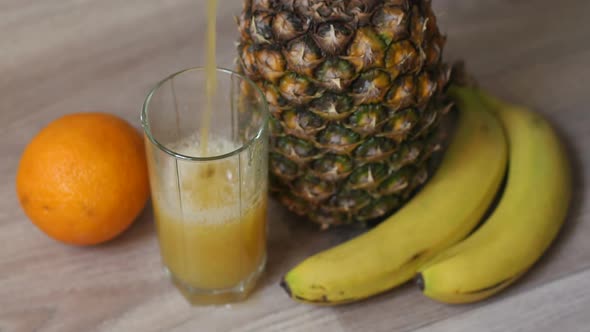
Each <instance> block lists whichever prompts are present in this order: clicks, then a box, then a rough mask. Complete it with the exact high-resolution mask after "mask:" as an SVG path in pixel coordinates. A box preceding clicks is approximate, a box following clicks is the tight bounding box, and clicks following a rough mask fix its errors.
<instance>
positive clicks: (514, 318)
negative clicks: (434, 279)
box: [0, 0, 590, 332]
mask: <svg viewBox="0 0 590 332" xmlns="http://www.w3.org/2000/svg"><path fill="white" fill-rule="evenodd" d="M221 3H222V4H221V8H220V14H219V21H220V24H219V30H220V33H219V42H218V43H219V49H218V52H219V62H220V63H221V64H223V65H225V66H230V65H231V64H232V61H233V58H234V56H235V52H234V48H233V47H234V41H235V39H236V33H235V28H234V23H233V15H235V14H236V13H238V12H239V10H240V8H241V1H239V0H231V1H230V0H221ZM204 6H205V1H204V0H141V1H140V0H126V1H122V0H101V1H92V0H53V1H32V0H0V149H1V152H2V156H3V158H2V162H1V163H0V331H1V332H25V331H43V332H45V331H47V332H49V331H56V332H71V331H85V332H94V331H96V332H98V331H109V332H110V331H123V332H129V331H142V332H145V331H453V332H454V331H559V332H566V331H588V330H589V329H590V328H589V327H588V326H590V223H588V221H589V217H590V197H589V196H588V192H587V190H586V188H588V181H589V179H590V167H589V165H590V148H589V143H590V111H588V102H590V98H589V95H590V89H589V88H588V78H589V77H590V42H589V39H590V24H589V23H588V14H590V2H589V1H585V0H577V1H576V0H562V1H559V3H557V2H556V1H553V0H534V1H533V0H531V1H506V0H480V1H472V0H453V1H451V0H441V1H435V7H436V9H437V12H438V13H439V17H440V23H441V26H442V30H443V31H444V32H445V33H447V34H448V36H449V41H448V47H447V52H446V54H447V57H448V58H449V59H457V58H463V59H465V60H466V61H467V63H468V68H469V70H470V71H471V72H472V73H474V75H475V76H476V77H477V79H478V80H479V81H480V83H481V85H482V86H484V87H485V88H487V89H488V90H490V91H491V92H493V93H495V94H497V95H498V96H501V97H504V98H506V99H508V100H510V101H513V102H518V103H521V104H524V105H528V106H531V107H534V108H535V109H536V110H538V111H539V112H542V113H543V114H545V115H547V116H548V117H549V118H550V119H551V121H552V122H553V123H554V124H555V125H556V126H557V127H558V129H559V130H560V132H561V134H563V137H564V138H565V140H566V141H567V143H568V146H569V147H570V151H571V155H572V157H573V160H574V162H575V168H576V194H575V197H574V202H573V203H574V204H573V208H572V210H571V216H570V218H569V219H568V221H567V225H566V226H565V228H564V230H563V232H562V233H561V235H560V236H559V238H558V241H557V243H556V244H555V245H554V246H553V247H552V249H551V251H550V252H549V254H548V255H546V256H545V257H544V258H543V259H542V261H541V262H540V263H539V264H537V266H536V267H535V268H534V269H533V270H532V271H531V273H529V274H528V275H527V276H526V277H525V278H523V279H522V280H521V281H520V282H518V283H517V284H516V285H514V286H513V287H510V288H509V289H508V290H507V291H505V292H503V293H502V294H500V295H499V296H496V297H494V298H492V299H490V300H488V301H485V302H482V303H478V304H475V305H464V306H449V305H443V304H438V303H435V302H433V301H430V300H428V299H427V298H425V297H423V296H421V295H420V293H419V292H418V290H417V289H416V288H415V287H414V286H413V285H408V286H405V287H402V288H400V289H398V290H395V291H393V292H390V293H388V294H384V295H381V296H378V297H375V298H372V299H370V300H368V301H365V302H362V303H357V304H352V305H347V306H342V307H334V308H331V307H328V308H317V307H312V306H307V305H301V304H297V303H294V302H292V301H291V300H289V299H288V298H287V297H286V296H285V294H284V293H283V291H282V290H281V289H280V288H279V286H278V284H277V282H278V280H279V278H280V276H281V274H282V273H284V272H285V271H286V270H287V269H288V268H289V267H291V266H293V264H295V263H296V262H298V261H299V260H301V259H302V258H303V257H305V256H308V255H310V254H312V253H314V252H317V251H318V250H320V249H322V248H327V247H329V246H331V245H333V244H335V243H337V242H339V241H341V240H342V239H343V238H345V237H347V236H350V234H348V233H347V232H345V231H337V232H331V233H325V234H321V235H320V234H318V233H317V232H316V231H315V230H314V229H312V228H311V227H309V226H301V225H300V224H297V223H296V222H294V218H293V217H292V216H291V215H290V214H288V213H286V212H285V211H284V210H283V209H282V208H280V207H279V206H277V205H273V206H272V207H271V208H272V211H271V217H270V225H271V234H270V238H269V254H270V257H269V264H268V270H267V273H266V275H265V277H264V279H263V280H262V282H261V286H260V288H259V289H258V290H257V291H256V293H255V294H253V296H252V297H251V299H250V300H248V301H247V302H244V303H240V304H234V305H231V306H227V307H190V306H189V305H187V303H186V302H185V301H184V299H183V298H182V297H181V295H180V294H179V293H178V292H177V291H176V290H175V289H174V288H173V287H172V286H171V285H170V284H169V283H168V282H167V280H166V279H165V278H164V276H163V274H162V271H161V266H160V258H159V254H158V246H157V241H156V236H155V232H154V226H153V217H152V214H151V212H149V210H150V209H149V208H148V209H146V212H145V213H144V214H143V215H142V216H141V218H140V219H139V220H137V222H136V223H135V224H134V225H133V227H132V228H131V229H130V230H129V231H127V232H126V233H124V234H123V235H122V236H121V237H119V238H117V239H116V240H115V241H113V242H110V243H108V244H105V245H101V246H97V247H92V248H77V247H71V246H66V245H62V244H60V243H57V242H55V241H53V240H51V239H49V238H47V237H46V236H45V235H43V234H42V233H41V232H40V231H38V230H37V229H36V228H35V227H34V226H33V225H32V224H31V223H30V222H29V221H28V220H27V218H26V217H25V215H24V214H23V212H22V210H21V209H20V208H19V205H18V201H17V198H16V194H15V188H14V183H15V174H16V167H17V164H18V160H19V157H20V154H21V152H22V150H23V148H24V147H25V144H26V143H27V142H28V141H29V140H30V139H31V137H32V136H33V135H34V134H35V133H36V132H37V131H38V130H39V129H41V128H42V127H43V126H44V125H46V124H47V123H48V122H49V121H51V120H53V119H55V118H57V117H58V116H60V115H63V114H66V113H71V112H79V111H97V110H98V111H107V112H112V113H115V114H118V115H119V116H121V117H123V118H125V119H127V120H128V121H130V122H132V123H133V124H134V125H135V126H136V127H139V123H138V122H139V121H138V118H139V109H140V105H141V103H142V102H143V98H144V96H145V95H146V93H147V91H148V89H149V88H150V87H151V86H152V85H153V84H154V83H155V82H156V81H157V80H159V79H160V78H162V77H164V76H165V75H167V74H169V73H172V72H174V71H176V70H179V69H181V68H184V67H188V66H193V65H198V64H202V63H203V53H204V52H203V48H202V45H203V43H202V41H203V32H204V26H205V21H204V16H203V15H204V14H203V11H204ZM539 190H543V183H539Z"/></svg>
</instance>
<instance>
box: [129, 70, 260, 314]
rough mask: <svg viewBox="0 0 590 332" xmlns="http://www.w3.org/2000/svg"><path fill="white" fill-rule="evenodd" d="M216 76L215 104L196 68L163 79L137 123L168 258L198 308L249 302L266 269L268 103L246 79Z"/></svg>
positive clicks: (224, 74) (223, 72)
mask: <svg viewBox="0 0 590 332" xmlns="http://www.w3.org/2000/svg"><path fill="white" fill-rule="evenodd" d="M216 76H217V79H216V81H217V87H216V88H217V89H216V91H217V93H216V94H215V95H213V96H212V98H211V99H209V101H210V104H209V105H210V106H211V107H205V105H206V104H207V102H208V96H211V95H209V94H208V93H207V91H208V89H207V86H206V85H207V77H206V75H205V70H204V69H202V68H193V69H188V70H185V71H182V72H179V73H176V74H174V75H172V76H170V77H168V78H166V79H164V80H163V81H162V82H160V83H159V84H158V85H157V86H156V87H155V88H154V89H153V90H152V91H151V92H150V94H149V95H148V97H147V99H146V101H145V103H144V107H143V111H142V116H141V120H142V125H143V128H144V132H145V138H146V151H147V156H148V168H149V173H150V185H151V192H152V204H153V209H154V217H155V221H156V225H157V233H158V240H159V244H160V252H161V256H162V261H163V264H164V266H165V269H166V271H167V272H168V273H169V275H170V278H171V280H172V281H173V283H174V284H175V286H176V287H177V288H178V289H179V290H180V291H181V292H182V293H183V295H184V296H185V297H186V298H187V300H189V302H191V303H193V304H198V303H205V304H206V303H225V302H232V301H237V300H241V299H244V298H245V297H247V295H248V294H249V292H250V291H251V290H252V288H253V287H254V285H255V283H256V280H257V278H258V277H259V275H260V274H261V273H262V271H263V269H264V266H265V262H266V211H267V158H268V157H267V151H268V129H267V121H268V109H267V105H266V102H265V99H264V97H263V95H262V93H261V92H260V90H259V89H258V88H257V86H256V85H255V84H254V83H253V82H251V81H250V80H248V79H247V78H245V77H243V76H241V75H239V74H237V73H234V72H231V71H229V70H224V69H217V75H216ZM208 110H209V112H210V114H205V113H204V112H208ZM203 119H207V121H204V120H203ZM203 145H206V146H203Z"/></svg>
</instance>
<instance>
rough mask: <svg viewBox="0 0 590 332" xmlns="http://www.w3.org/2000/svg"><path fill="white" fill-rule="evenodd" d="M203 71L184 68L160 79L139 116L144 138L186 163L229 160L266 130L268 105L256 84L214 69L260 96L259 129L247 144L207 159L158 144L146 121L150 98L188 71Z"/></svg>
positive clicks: (232, 73) (244, 77) (237, 74)
mask: <svg viewBox="0 0 590 332" xmlns="http://www.w3.org/2000/svg"><path fill="white" fill-rule="evenodd" d="M204 70H205V67H190V68H186V69H183V70H180V71H177V72H176V73H173V74H171V75H168V76H167V77H165V78H164V79H162V80H161V81H159V82H158V83H156V85H155V86H154V87H153V88H152V89H151V90H150V92H149V93H148V95H147V97H146V98H145V100H144V102H143V106H142V109H141V116H140V120H141V126H142V128H143V132H144V133H145V134H146V136H147V137H148V138H149V140H150V142H152V144H154V145H155V146H156V147H157V148H159V149H160V150H161V151H164V152H165V153H166V154H168V155H170V156H172V157H174V158H176V159H182V160H188V161H213V160H221V159H225V158H229V157H232V156H234V155H237V154H239V153H240V152H242V151H244V150H246V149H248V148H249V147H250V146H251V145H252V144H253V143H254V142H255V141H256V140H257V139H259V138H260V136H261V135H262V134H263V133H264V131H265V130H267V126H268V121H269V110H268V103H267V101H266V98H265V96H264V93H263V92H262V90H260V88H259V87H258V86H257V85H256V83H254V81H252V80H251V79H249V78H248V77H246V76H244V75H242V74H240V73H237V72H235V71H233V70H231V69H227V68H222V67H216V68H215V71H217V72H218V73H223V74H229V75H235V76H237V77H239V78H240V79H242V80H244V81H246V82H248V84H250V85H251V86H252V87H254V89H255V90H256V92H257V93H258V94H260V97H261V101H262V107H263V108H264V110H263V113H264V114H263V119H262V124H261V125H260V128H259V129H258V131H257V132H256V134H255V135H253V136H252V138H250V139H249V140H248V141H247V142H245V143H243V144H241V145H240V146H239V147H238V148H236V149H233V150H231V151H229V152H226V153H222V154H218V155H214V156H208V157H195V156H189V155H185V154H182V153H179V152H176V151H173V150H171V149H169V148H167V147H166V146H164V144H162V143H160V142H159V141H158V140H157V139H156V138H155V137H154V135H153V134H152V130H151V126H150V124H149V120H148V118H149V116H148V108H149V104H150V102H151V100H152V97H153V96H154V94H155V93H156V91H158V90H159V89H160V88H161V87H162V86H163V85H164V83H166V82H168V81H170V80H172V79H174V78H175V77H176V76H179V75H182V74H184V73H186V72H189V71H201V72H202V71H204Z"/></svg>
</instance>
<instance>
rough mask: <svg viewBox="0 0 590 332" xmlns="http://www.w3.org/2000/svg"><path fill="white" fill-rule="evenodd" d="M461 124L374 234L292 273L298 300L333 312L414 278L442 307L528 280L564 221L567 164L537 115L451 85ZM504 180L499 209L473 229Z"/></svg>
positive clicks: (289, 279) (291, 288) (290, 288)
mask: <svg viewBox="0 0 590 332" xmlns="http://www.w3.org/2000/svg"><path fill="white" fill-rule="evenodd" d="M451 92H452V96H453V98H454V99H455V102H456V104H457V107H458V109H459V111H460V113H459V115H460V116H459V123H458V127H457V130H456V133H455V134H454V137H453V138H452V141H451V144H450V146H449V148H448V150H447V152H446V153H445V156H444V158H443V160H442V162H441V165H440V166H439V169H438V170H437V172H436V174H435V175H434V177H433V178H432V179H431V180H430V181H429V182H428V183H427V184H426V186H425V187H424V188H423V189H422V190H421V191H420V192H419V193H418V194H417V195H416V196H415V197H414V198H413V199H412V200H411V201H410V202H409V203H408V204H406V205H405V206H404V207H403V208H402V209H400V210H399V211H398V212H396V213H395V214H394V215H392V216H390V217H389V218H388V219H387V220H385V221H384V222H382V223H381V224H379V225H378V226H377V227H375V228H374V229H372V230H370V231H368V232H366V233H364V234H362V235H360V236H358V237H356V238H354V239H352V240H349V241H348V242H345V243H343V244H340V245H338V246H335V247H333V248H331V249H328V250H326V251H324V252H320V253H318V254H316V255H314V256H312V257H309V258H308V259H306V260H304V261H303V262H301V263H300V264H299V265H297V266H296V267H295V268H293V269H292V270H291V271H289V272H288V273H287V274H286V275H285V276H284V277H283V280H282V282H281V286H282V287H283V288H284V289H285V291H286V292H287V293H288V294H289V296H291V297H292V298H293V299H295V300H297V301H301V302H306V303H314V304H325V305H335V304H342V303H348V302H354V301H358V300H361V299H364V298H367V297H370V296H373V295H376V294H379V293H382V292H385V291H387V290H390V289H392V288H394V287H396V286H398V285H400V284H402V283H405V282H407V281H408V280H411V279H413V278H415V279H416V281H417V284H418V285H419V287H420V289H421V290H422V292H423V293H424V294H425V295H426V296H428V297H430V298H432V299H435V300H438V301H442V302H448V303H466V302H473V301H477V300H481V299H484V298H487V297H489V296H491V295H493V294H495V293H497V292H498V291H500V290H502V289H503V288H505V287H507V286H508V285H509V284H511V283H512V282H514V281H515V280H517V279H518V277H520V276H521V275H522V274H524V273H525V272H526V271H527V270H528V269H529V268H530V267H531V266H532V265H533V264H534V263H535V262H536V261H537V260H538V259H539V258H540V257H541V255H542V254H543V252H544V251H545V250H546V249H547V247H548V246H549V245H550V243H551V242H552V241H553V239H554V238H555V236H556V235H557V233H558V231H559V228H560V227H561V225H562V223H563V221H564V220H565V217H566V213H567V210H568V204H569V201H570V194H571V187H570V185H571V180H570V167H569V164H568V161H567V158H566V155H565V153H564V150H563V147H562V146H561V144H560V142H559V140H558V138H557V136H556V135H555V133H554V131H553V130H552V128H551V127H550V126H549V125H548V124H547V122H546V121H545V120H544V119H542V118H541V117H540V116H539V115H538V114H535V113H533V112H530V111H528V110H526V109H522V108H519V107H516V106H511V105H506V104H504V103H502V102H500V101H498V100H496V99H494V98H492V97H490V96H488V95H486V94H485V93H483V92H482V91H480V90H477V89H474V88H467V87H460V88H459V87H453V88H452V90H451ZM506 173H508V175H507V180H506V185H505V189H504V192H503V193H502V197H501V199H500V202H499V204H498V206H497V207H496V208H495V210H494V211H493V213H492V215H491V216H490V217H489V218H488V219H487V220H486V221H485V222H484V224H483V225H482V226H481V227H480V228H478V229H477V230H475V231H474V229H475V228H476V226H477V225H478V224H479V222H480V221H481V219H482V218H483V216H484V214H485V213H486V211H487V210H488V208H489V207H490V205H491V204H492V202H493V200H494V198H495V196H496V194H497V193H498V191H499V190H500V188H501V185H502V182H503V181H502V180H503V179H504V177H505V174H506Z"/></svg>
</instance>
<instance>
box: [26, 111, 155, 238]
mask: <svg viewBox="0 0 590 332" xmlns="http://www.w3.org/2000/svg"><path fill="white" fill-rule="evenodd" d="M16 189H17V194H18V199H19V201H20V204H21V206H22V208H23V210H24V211H25V213H26V214H27V216H28V217H29V218H30V219H31V221H32V222H33V223H34V224H35V225H36V226H37V227H39V228H40V229H41V230H42V231H43V232H45V233H46V234H47V235H49V236H51V237H52V238H54V239H56V240H59V241H61V242H65V243H69V244H75V245H94V244H98V243H102V242H106V241H108V240H110V239H112V238H114V237H116V236H117V235H119V234H120V233H122V232H123V231H124V230H125V229H127V228H128V227H129V226H130V225H131V224H132V223H133V221H134V220H135V218H136V217H137V216H138V215H139V213H140V212H141V211H142V210H143V207H144V206H145V204H146V202H147V199H148V196H149V183H148V172H147V165H146V158H145V150H144V146H143V139H142V136H141V135H140V134H139V132H138V131H137V130H136V129H135V128H133V127H132V126H131V125H129V124H128V123H127V122H125V121H124V120H122V119H120V118H118V117H116V116H114V115H110V114H105V113H78V114H71V115H66V116H64V117H61V118H59V119H57V120H55V121H53V122H52V123H50V124H49V125H48V126H47V127H45V128H44V129H42V130H41V131H40V132H39V133H38V134H37V135H36V136H35V137H34V138H33V140H32V141H31V142H30V143H29V144H28V146H27V147H26V148H25V150H24V153H23V155H22V157H21V160H20V163H19V166H18V172H17V176H16Z"/></svg>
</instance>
